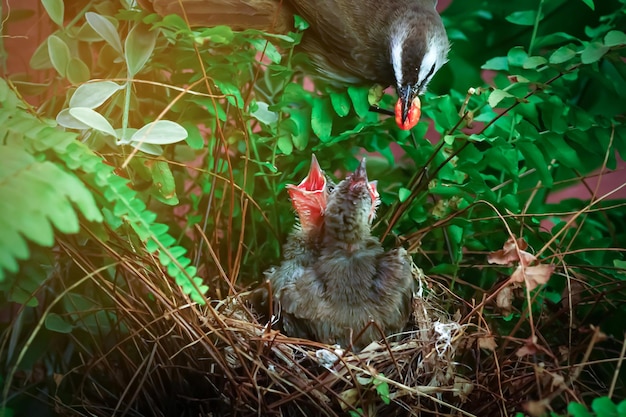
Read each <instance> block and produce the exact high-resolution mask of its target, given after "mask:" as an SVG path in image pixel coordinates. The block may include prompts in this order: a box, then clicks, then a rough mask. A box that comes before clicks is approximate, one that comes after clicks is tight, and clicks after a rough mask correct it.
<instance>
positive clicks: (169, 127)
mask: <svg viewBox="0 0 626 417" xmlns="http://www.w3.org/2000/svg"><path fill="white" fill-rule="evenodd" d="M186 138H187V131H186V130H185V128H184V127H182V126H181V125H179V124H178V123H175V122H172V121H169V120H157V121H156V122H150V123H148V124H147V125H145V126H144V127H142V128H141V129H139V130H138V131H136V132H135V133H134V134H133V135H132V136H131V138H130V142H131V143H132V142H136V143H140V142H141V143H148V144H152V145H168V144H171V143H176V142H180V141H182V140H185V139H186Z"/></svg>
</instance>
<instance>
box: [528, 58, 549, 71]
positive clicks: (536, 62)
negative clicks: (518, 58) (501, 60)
mask: <svg viewBox="0 0 626 417" xmlns="http://www.w3.org/2000/svg"><path fill="white" fill-rule="evenodd" d="M547 63H548V60H547V59H545V58H544V57H542V56H529V57H528V58H526V60H525V61H524V64H523V65H522V68H524V69H535V68H537V67H540V66H542V65H545V64H547Z"/></svg>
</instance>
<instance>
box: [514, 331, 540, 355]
mask: <svg viewBox="0 0 626 417" xmlns="http://www.w3.org/2000/svg"><path fill="white" fill-rule="evenodd" d="M540 350H541V348H540V347H539V346H537V336H532V337H529V338H528V339H526V343H525V344H524V346H522V347H521V348H519V349H518V350H517V352H515V354H516V355H517V357H518V358H521V357H522V356H527V355H534V354H536V353H537V352H538V351H540Z"/></svg>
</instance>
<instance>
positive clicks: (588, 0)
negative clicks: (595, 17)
mask: <svg viewBox="0 0 626 417" xmlns="http://www.w3.org/2000/svg"><path fill="white" fill-rule="evenodd" d="M582 2H583V3H585V4H586V5H587V6H589V8H590V9H591V10H596V6H595V4H593V0H582Z"/></svg>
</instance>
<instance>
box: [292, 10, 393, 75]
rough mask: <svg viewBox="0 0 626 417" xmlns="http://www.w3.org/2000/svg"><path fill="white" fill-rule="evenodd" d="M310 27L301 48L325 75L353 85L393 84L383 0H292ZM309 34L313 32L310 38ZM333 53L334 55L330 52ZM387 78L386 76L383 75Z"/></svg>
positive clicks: (386, 13) (297, 11)
mask: <svg viewBox="0 0 626 417" xmlns="http://www.w3.org/2000/svg"><path fill="white" fill-rule="evenodd" d="M291 3H292V5H293V8H294V10H295V12H296V13H297V14H299V15H300V16H302V17H303V18H304V19H305V20H306V21H307V22H309V23H310V24H311V27H310V28H309V29H307V31H306V32H305V34H304V37H303V39H302V48H303V49H304V50H305V51H306V52H307V53H308V54H309V55H310V56H311V58H312V60H313V62H314V64H315V65H316V67H318V69H319V70H320V72H321V73H322V74H325V75H327V76H328V77H330V78H334V79H339V80H341V81H345V82H350V83H359V82H363V81H364V80H367V81H370V82H380V83H383V84H391V83H393V81H394V79H393V71H392V69H391V64H390V61H389V59H388V56H389V53H388V50H387V49H388V42H389V39H388V35H387V33H386V31H387V28H385V27H384V21H383V20H384V19H383V18H384V17H385V16H387V15H388V14H389V12H388V11H387V10H385V9H384V8H383V7H381V4H380V3H385V4H387V3H389V2H381V1H380V0H378V1H374V0H315V1H312V0H291ZM307 32H310V33H309V34H307ZM330 51H332V53H331V52H330ZM381 74H384V75H381Z"/></svg>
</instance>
